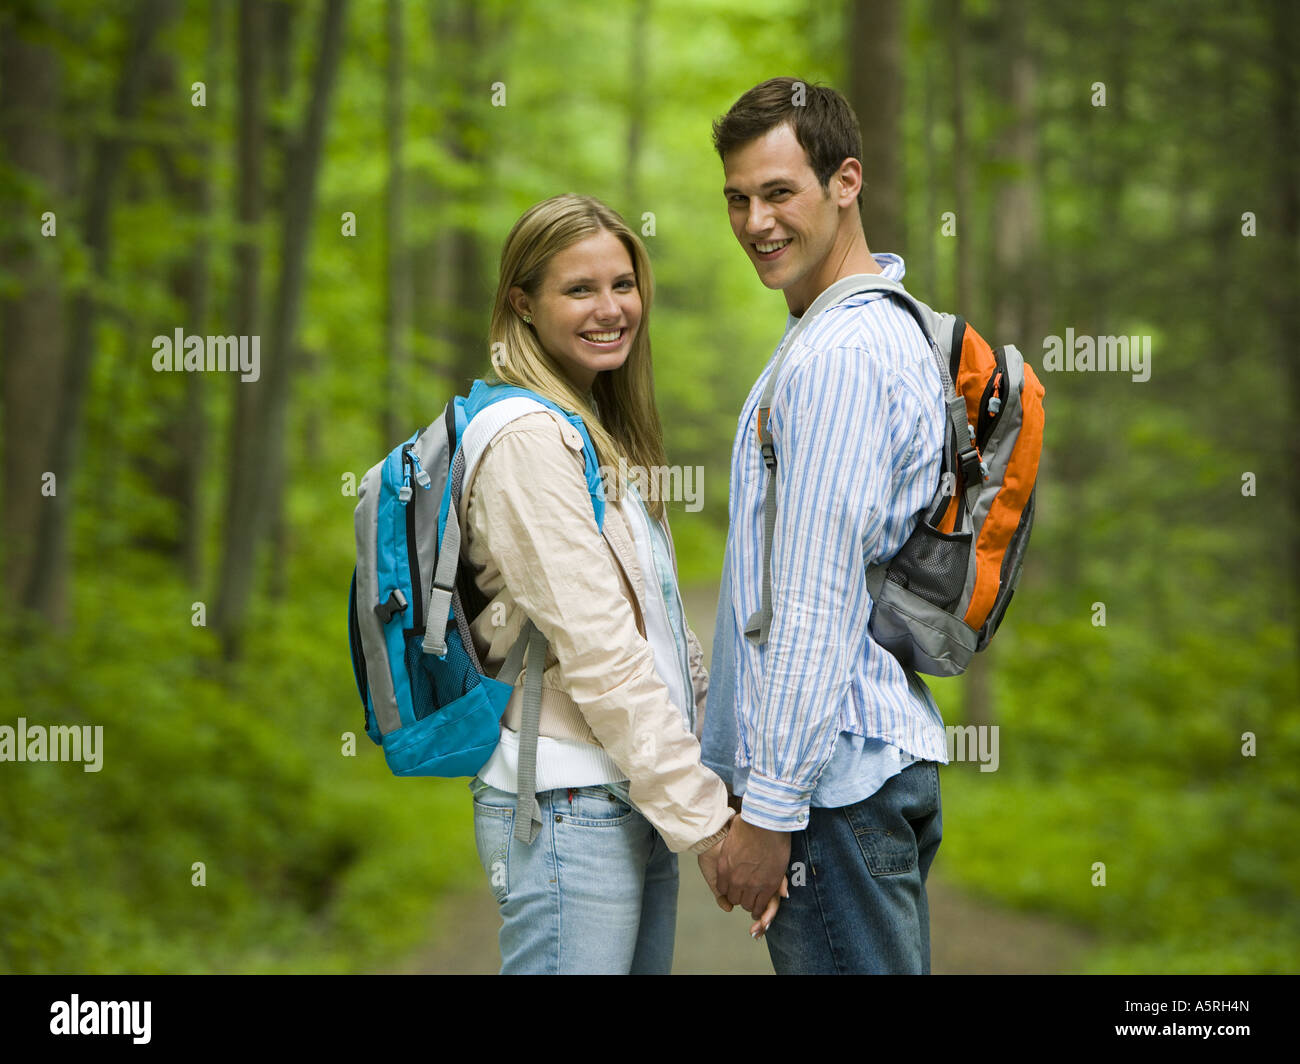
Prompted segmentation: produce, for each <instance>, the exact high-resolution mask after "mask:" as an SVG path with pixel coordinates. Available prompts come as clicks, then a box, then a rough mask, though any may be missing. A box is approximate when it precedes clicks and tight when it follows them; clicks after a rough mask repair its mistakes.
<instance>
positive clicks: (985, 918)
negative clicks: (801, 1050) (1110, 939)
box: [402, 587, 1094, 975]
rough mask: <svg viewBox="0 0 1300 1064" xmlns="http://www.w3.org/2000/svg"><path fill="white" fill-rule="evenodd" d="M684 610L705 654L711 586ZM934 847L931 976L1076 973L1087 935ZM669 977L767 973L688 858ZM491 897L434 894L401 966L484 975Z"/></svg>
mask: <svg viewBox="0 0 1300 1064" xmlns="http://www.w3.org/2000/svg"><path fill="white" fill-rule="evenodd" d="M684 597H685V599H686V612H687V616H688V617H689V618H690V620H691V622H692V626H693V627H694V628H695V630H696V633H697V634H698V635H699V637H700V641H701V642H702V643H703V644H704V649H705V655H706V659H705V660H706V661H707V660H708V658H707V655H708V653H709V651H710V644H711V638H710V636H711V634H712V628H713V617H714V612H715V608H716V604H717V589H716V587H714V588H708V587H706V588H700V589H694V590H692V591H691V592H688V593H687V594H686V595H685V596H684ZM942 866H943V851H942V847H941V848H940V852H939V855H938V857H937V858H936V860H935V868H934V870H933V871H932V873H931V875H930V878H929V881H928V883H927V890H928V894H929V898H930V942H931V951H930V952H931V969H932V971H933V972H934V973H935V974H936V975H939V974H966V973H984V974H992V975H1012V974H1044V975H1050V974H1060V973H1067V972H1077V971H1079V970H1080V968H1081V965H1082V962H1083V958H1084V957H1085V956H1086V954H1087V953H1088V952H1089V951H1090V949H1091V948H1092V947H1093V945H1094V941H1093V939H1092V937H1091V936H1089V935H1088V934H1086V933H1085V932H1083V931H1080V930H1078V929H1076V928H1074V927H1071V926H1068V925H1066V924H1064V923H1061V922H1059V921H1056V920H1053V919H1050V918H1047V917H1042V916H1036V915H1031V914H1026V913H1021V912H1016V911H1015V910H1012V909H1008V908H1006V907H1004V906H1001V905H998V904H996V903H995V902H991V901H986V900H984V899H980V898H976V897H973V896H971V895H970V894H968V893H966V892H964V891H962V890H961V889H959V888H957V887H955V886H953V885H951V884H949V883H947V882H946V881H945V880H944V877H943V872H942ZM680 870H681V887H680V892H679V895H678V902H677V941H676V946H675V952H674V958H673V974H674V975H704V974H715V975H771V974H772V963H771V961H770V960H769V959H768V955H767V946H766V945H765V944H763V943H762V942H754V941H752V940H751V939H750V937H749V934H748V930H747V929H748V924H749V919H748V917H747V916H745V915H744V914H742V913H738V912H737V913H731V914H727V913H724V912H722V911H720V910H719V909H718V908H717V906H716V905H715V904H714V902H713V897H712V895H711V894H710V893H709V889H708V887H707V886H705V883H704V880H703V879H702V878H701V877H700V875H699V873H698V872H697V871H696V868H695V862H694V860H691V859H686V860H682V861H681V862H680ZM499 927H500V919H499V917H498V916H497V907H496V903H495V902H494V901H493V900H492V895H491V893H490V892H489V890H488V888H487V884H486V883H484V884H483V889H482V890H479V891H475V892H472V893H469V894H463V895H451V896H449V897H447V898H444V899H443V902H442V906H441V908H440V912H439V915H438V917H437V923H436V925H435V926H434V927H433V928H432V929H431V931H430V938H429V944H428V946H427V947H426V948H424V949H422V950H420V951H419V952H417V953H416V954H414V955H413V956H411V957H410V958H409V959H408V963H407V964H406V965H404V966H403V969H402V970H403V971H404V972H436V973H443V974H465V975H490V974H493V973H495V972H496V971H497V969H498V967H499V966H500V954H499V953H498V950H497V929H498V928H499Z"/></svg>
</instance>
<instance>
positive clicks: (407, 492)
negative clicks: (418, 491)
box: [397, 451, 414, 506]
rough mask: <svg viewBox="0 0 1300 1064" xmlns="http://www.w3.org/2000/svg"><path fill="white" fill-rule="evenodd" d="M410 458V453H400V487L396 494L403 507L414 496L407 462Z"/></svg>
mask: <svg viewBox="0 0 1300 1064" xmlns="http://www.w3.org/2000/svg"><path fill="white" fill-rule="evenodd" d="M410 457H411V452H410V451H403V452H402V487H401V489H400V490H399V491H398V492H397V498H398V499H399V500H400V501H401V503H402V505H403V506H405V505H406V504H407V503H408V502H410V501H411V496H412V495H413V494H414V493H413V492H412V491H411V467H410V465H409V463H408V462H407V459H408V458H410Z"/></svg>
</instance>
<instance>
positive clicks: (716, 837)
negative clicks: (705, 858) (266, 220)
mask: <svg viewBox="0 0 1300 1064" xmlns="http://www.w3.org/2000/svg"><path fill="white" fill-rule="evenodd" d="M735 817H736V811H735V810H734V809H732V810H730V812H729V813H728V815H727V819H726V822H725V823H723V825H722V827H721V828H720V829H719V830H718V831H715V832H714V833H713V834H712V835H710V836H709V837H708V838H706V839H701V840H700V841H699V842H697V843H696V844H695V845H694V846H692V847H691V848H690V850H689V852H690V853H693V854H696V855H697V856H698V855H699V854H702V853H708V852H709V851H710V850H711V849H713V847H715V846H716V845H717V844H718V843H720V842H721V841H722V840H723V839H725V838H726V837H727V833H728V832H730V831H731V822H732V820H734V819H735Z"/></svg>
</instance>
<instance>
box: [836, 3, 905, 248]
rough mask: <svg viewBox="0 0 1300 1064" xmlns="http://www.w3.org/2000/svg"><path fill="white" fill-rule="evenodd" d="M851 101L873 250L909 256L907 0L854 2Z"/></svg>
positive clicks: (851, 9) (864, 208) (850, 13)
mask: <svg viewBox="0 0 1300 1064" xmlns="http://www.w3.org/2000/svg"><path fill="white" fill-rule="evenodd" d="M848 22H849V25H848V29H849V34H848V37H849V41H848V44H849V53H848V55H847V57H846V58H847V61H848V62H847V66H848V90H849V91H848V94H847V95H848V100H849V103H850V104H851V105H852V106H853V110H854V111H855V112H857V116H858V122H859V124H860V125H861V126H862V169H863V181H864V182H865V185H866V187H865V188H864V189H863V191H862V225H863V229H864V230H865V231H866V235H867V244H868V246H869V247H870V248H871V249H872V250H873V251H892V252H897V253H899V254H902V253H903V250H904V240H905V220H904V214H903V62H902V60H903V5H902V0H875V2H869V0H850V2H849V10H848Z"/></svg>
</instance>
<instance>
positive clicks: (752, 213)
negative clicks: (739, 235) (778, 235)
mask: <svg viewBox="0 0 1300 1064" xmlns="http://www.w3.org/2000/svg"><path fill="white" fill-rule="evenodd" d="M771 224H772V211H771V210H770V209H769V208H768V206H767V204H765V203H764V202H763V201H762V200H760V199H759V198H758V197H757V196H755V197H753V198H751V199H750V201H749V215H748V217H746V219H745V229H746V230H747V231H748V232H749V234H750V235H751V236H758V235H759V234H760V233H762V232H764V231H765V230H766V229H768V228H770V226H771Z"/></svg>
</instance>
